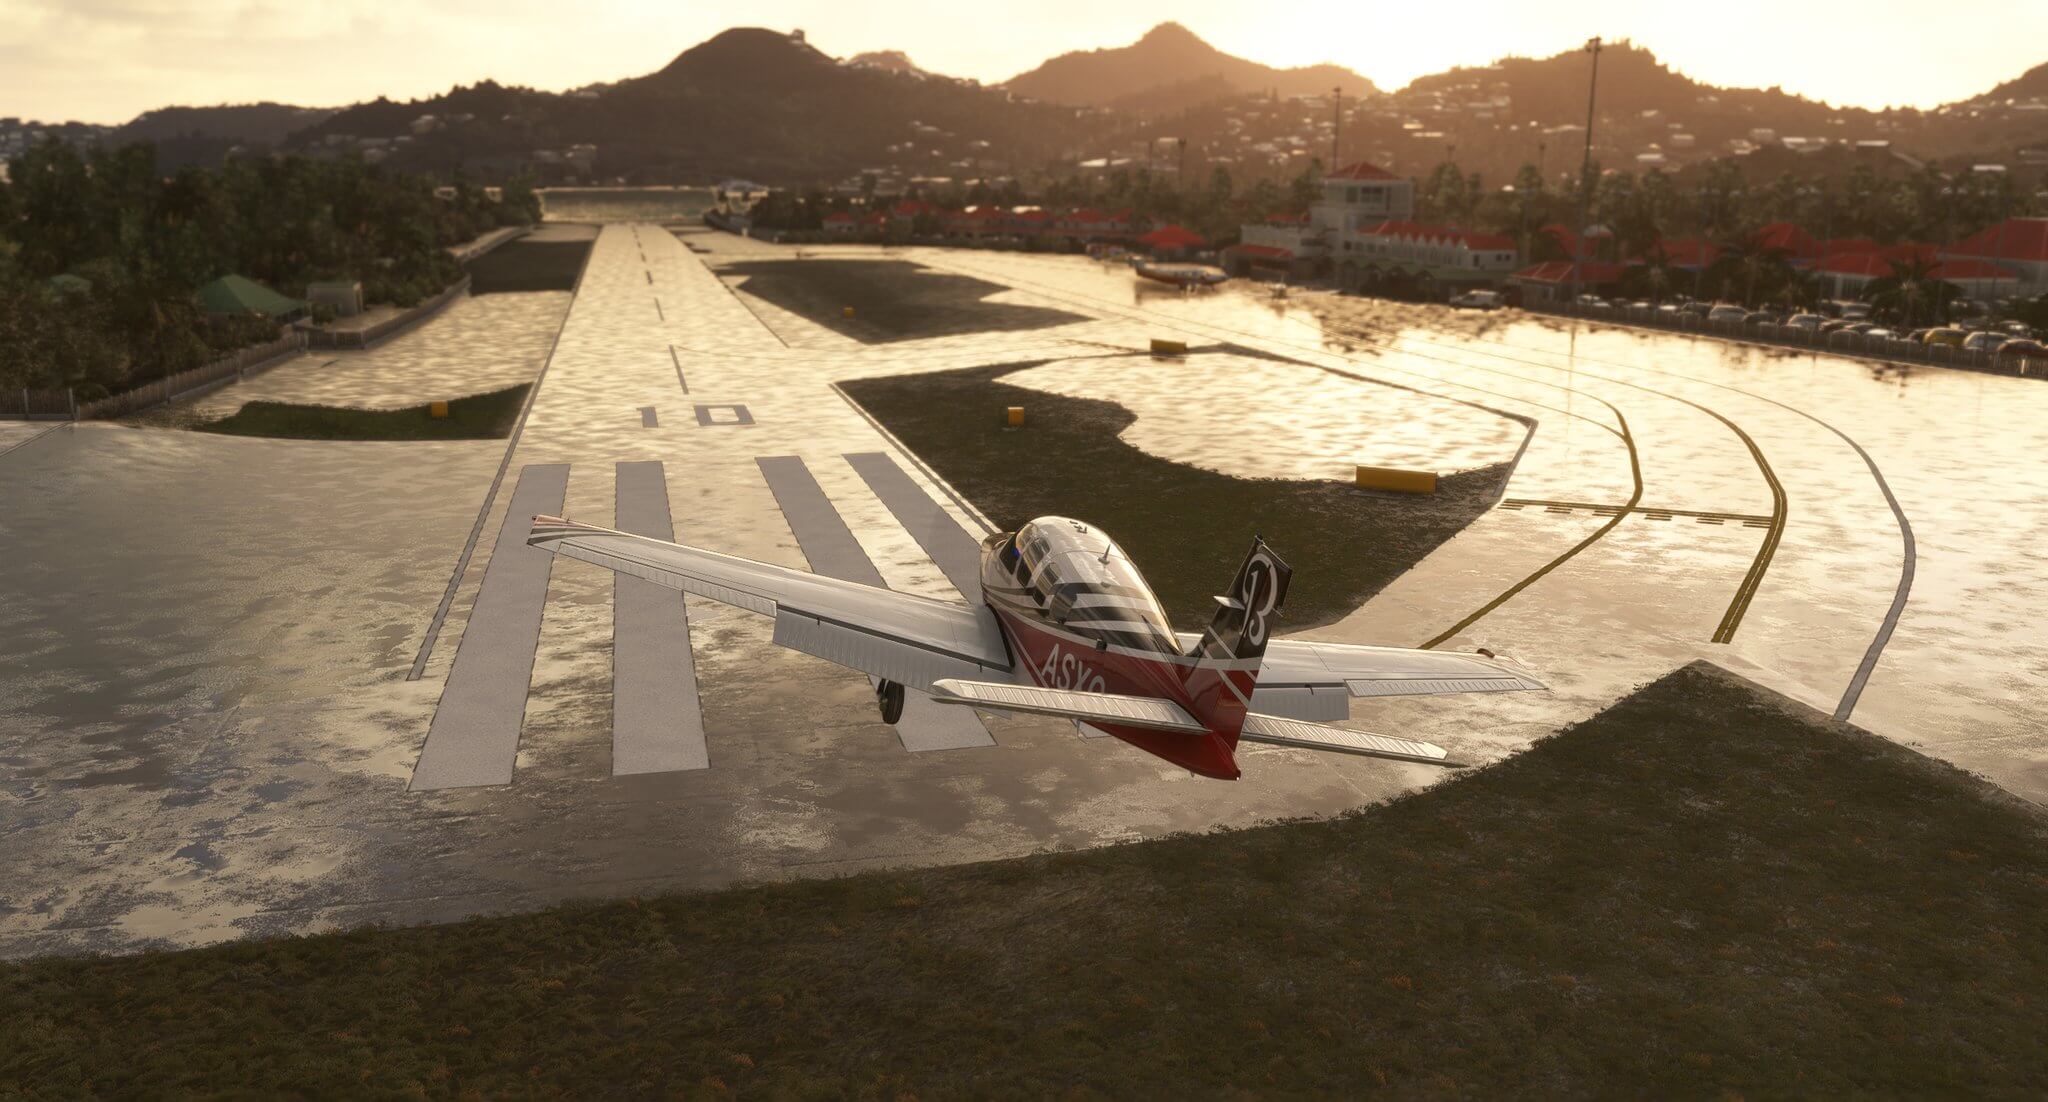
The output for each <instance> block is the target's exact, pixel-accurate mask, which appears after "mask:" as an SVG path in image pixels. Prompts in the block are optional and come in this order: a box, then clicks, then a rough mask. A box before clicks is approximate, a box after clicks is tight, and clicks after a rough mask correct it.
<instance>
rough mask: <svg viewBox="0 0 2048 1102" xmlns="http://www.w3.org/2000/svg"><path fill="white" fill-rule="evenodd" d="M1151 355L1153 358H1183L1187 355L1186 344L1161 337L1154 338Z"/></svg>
mask: <svg viewBox="0 0 2048 1102" xmlns="http://www.w3.org/2000/svg"><path fill="white" fill-rule="evenodd" d="M1152 354H1153V355H1154V356H1185V355H1187V354H1188V342H1186V341H1170V340H1166V339H1165V338H1163V337H1154V338H1152Z"/></svg>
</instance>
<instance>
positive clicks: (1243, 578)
mask: <svg viewBox="0 0 2048 1102" xmlns="http://www.w3.org/2000/svg"><path fill="white" fill-rule="evenodd" d="M1293 575H1294V571H1293V570H1291V569H1289V567H1288V565H1287V564H1286V563H1285V562H1282V561H1281V559H1280V556H1279V555H1277V554H1275V553H1274V552H1273V549H1272V548H1271V547H1268V546H1266V541H1265V540H1264V539H1254V540H1253V541H1252V549H1251V552H1250V553H1249V554H1247V555H1246V556H1245V559H1244V565H1242V566H1240V567H1238V568H1237V577H1236V579H1235V580H1233V581H1232V582H1231V584H1230V589H1229V591H1228V592H1227V594H1226V595H1224V596H1221V597H1218V598H1216V604H1217V609H1216V617H1215V619H1213V620H1211V621H1210V623H1209V628H1208V630H1207V631H1204V632H1203V633H1202V641H1201V642H1200V643H1197V644H1196V645H1195V649H1194V652H1193V653H1192V654H1191V655H1190V657H1192V658H1193V659H1195V664H1194V666H1193V667H1192V668H1190V669H1189V670H1188V674H1187V681H1186V685H1187V690H1188V696H1189V698H1190V699H1191V700H1192V702H1193V711H1194V714H1195V716H1196V717H1197V718H1198V719H1200V720H1202V721H1203V722H1204V723H1207V724H1208V725H1209V727H1210V728H1211V729H1212V730H1214V731H1217V732H1218V733H1220V734H1223V735H1225V736H1226V737H1228V738H1230V739H1231V740H1232V742H1233V744H1234V743H1235V741H1236V739H1237V733H1238V730H1239V729H1240V728H1241V727H1243V725H1244V714H1245V710H1246V708H1247V707H1248V706H1249V705H1250V703H1251V698H1252V690H1253V688H1254V687H1256V685H1257V684H1258V680H1259V663H1260V661H1261V660H1262V659H1263V658H1264V657H1265V655H1266V640H1267V638H1268V637H1269V636H1270V635H1271V634H1272V630H1273V626H1274V625H1273V621H1274V619H1275V618H1276V616H1277V614H1278V613H1279V611H1280V608H1281V605H1282V603H1283V602H1285V600H1286V599H1287V581H1288V579H1289V578H1291V577H1293Z"/></svg>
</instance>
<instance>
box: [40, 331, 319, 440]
mask: <svg viewBox="0 0 2048 1102" xmlns="http://www.w3.org/2000/svg"><path fill="white" fill-rule="evenodd" d="M305 348H306V337H305V334H304V333H303V332H301V331H299V330H297V329H293V330H290V331H287V332H286V333H285V335H284V336H282V337H279V338H278V339H276V340H274V341H269V342H266V343H264V344H252V345H250V346H249V347H247V348H242V349H237V350H236V351H234V352H231V353H229V354H228V355H226V356H222V357H221V358H220V359H218V360H215V361H213V362H212V363H210V364H205V365H203V366H200V367H195V368H193V369H192V370H190V371H180V372H178V373H177V374H176V375H169V376H166V377H164V378H161V379H158V380H156V381H155V382H149V383H144V384H142V385H141V386H139V387H136V388H134V389H133V390H124V391H122V392H121V393H119V394H115V395H111V396H109V397H106V398H101V399H100V400H98V401H96V402H78V403H72V418H73V419H74V420H79V421H83V420H86V419H88V418H94V417H125V416H127V415H128V414H131V413H140V412H142V411H143V410H146V409H154V408H156V407H157V406H160V405H163V404H164V403H166V402H171V401H175V400H177V399H179V398H185V397H189V396H191V395H193V394H199V393H203V392H205V391H208V390H212V389H214V388H215V387H220V386H226V385H227V384H228V383H230V382H232V381H234V380H236V379H240V378H242V377H244V376H246V375H250V374H253V373H255V372H258V371H261V370H263V369H264V368H267V367H272V366H275V365H276V364H278V363H279V362H282V361H283V360H285V359H287V358H289V357H292V356H296V355H298V354H299V353H300V352H303V351H305ZM47 393H57V394H62V395H64V396H65V400H66V401H67V402H70V400H71V399H70V394H71V392H70V391H54V392H47Z"/></svg>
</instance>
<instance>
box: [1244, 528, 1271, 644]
mask: <svg viewBox="0 0 2048 1102" xmlns="http://www.w3.org/2000/svg"><path fill="white" fill-rule="evenodd" d="M1277 567H1278V563H1276V562H1275V561H1274V559H1273V556H1272V554H1271V552H1268V551H1267V550H1266V549H1265V547H1263V546H1261V547H1260V548H1259V549H1258V551H1256V552H1254V553H1253V555H1252V558H1251V561H1250V562H1248V563H1246V564H1245V567H1244V588H1243V589H1242V591H1240V592H1239V593H1238V595H1237V599H1238V600H1239V601H1242V602H1244V640H1245V642H1247V643H1250V644H1252V645H1254V646H1263V645H1264V644H1265V642H1266V618H1267V617H1268V616H1271V615H1272V614H1273V607H1274V603H1275V602H1276V601H1278V600H1279V598H1280V584H1279V579H1278V578H1277V577H1276V576H1275V575H1276V574H1277Z"/></svg>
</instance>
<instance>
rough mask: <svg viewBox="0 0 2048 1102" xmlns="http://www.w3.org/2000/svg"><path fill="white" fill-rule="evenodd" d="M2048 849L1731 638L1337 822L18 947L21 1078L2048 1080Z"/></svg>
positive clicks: (789, 1086) (2006, 805)
mask: <svg viewBox="0 0 2048 1102" xmlns="http://www.w3.org/2000/svg"><path fill="white" fill-rule="evenodd" d="M2043 840H2044V839H2043V823H2042V819H2041V817H2040V814H2039V812H2038V809H2034V808H2031V807H2028V806H2023V805H2020V804H2019V803H2018V801H2015V800H2013V799H2011V798H2010V797H2001V796H2000V794H1998V793H1996V792H1995V790H1991V789H1989V788H1988V786H1986V785H1983V784H1982V783H1980V782H1978V781H1975V780H1974V779H1972V778H1970V777H1968V776H1966V775H1964V774H1962V773H1960V772H1958V771H1956V770H1953V769H1950V768H1948V767H1946V766H1942V765H1938V764H1935V763H1931V762H1929V761H1927V760H1926V759H1923V758H1920V757H1918V756H1917V755H1914V754H1912V753H1911V752H1909V751H1906V750H1904V749H1902V748H1900V747H1898V746H1896V745H1893V744H1891V743H1888V742H1885V741H1882V740H1879V739H1876V738H1873V737H1871V736H1868V735H1865V734H1863V733H1862V732H1860V731H1857V730H1855V729H1854V728H1850V727H1847V726H1844V725H1839V724H1834V723H1832V722H1831V721H1828V720H1827V719H1825V718H1823V717H1821V716H1820V715H1819V714H1818V713H1815V712H1812V711H1810V710H1808V709H1805V708H1802V707H1799V706H1796V705H1792V704H1789V703H1788V702H1786V701H1784V700H1783V699H1782V698H1778V697H1775V696H1773V695H1771V694H1768V693H1765V692H1762V691H1760V690H1757V689H1755V688H1754V687H1752V686H1750V685H1749V684H1748V683H1746V682H1742V681H1740V680H1739V679H1737V678H1735V677H1733V676H1732V675H1729V674H1726V673H1724V672H1722V671H1720V670H1718V669H1715V668H1714V667H1711V666H1707V665H1704V664H1698V665H1694V666H1691V667H1688V668H1686V669H1683V670H1680V671H1677V672H1675V673H1673V674H1672V675H1670V676H1668V677H1666V678H1665V679H1663V680H1662V681H1660V682H1658V683H1656V684H1655V685H1652V686H1650V687H1648V688H1645V689H1643V690H1640V691H1638V692H1637V693H1636V694H1635V695H1634V696H1632V697H1630V698H1628V699H1627V700H1624V701H1622V702H1621V703H1619V704H1617V705H1615V706H1614V707H1612V708H1610V709H1609V710H1608V711H1606V712H1604V713H1602V714H1601V715H1599V716H1596V717H1594V718H1593V719H1591V720H1588V721H1587V722H1585V723H1583V724H1580V725H1578V726H1576V727H1574V728H1572V729H1569V730H1567V731H1565V732H1563V733H1562V734H1560V735H1558V736H1556V737H1554V738H1551V739H1548V740H1546V741H1544V742H1541V743H1538V744H1537V745H1536V747H1535V748H1534V749H1532V750H1530V751H1529V752H1527V753H1525V754H1522V755H1520V756H1518V757H1515V758H1512V759H1509V760H1508V761H1505V762H1503V763H1501V764H1498V765H1495V766H1492V767H1490V768H1487V769H1483V770H1475V771H1473V772H1471V773H1467V774H1463V775H1460V776H1458V777H1456V778H1453V779H1450V780H1447V781H1446V782H1445V783H1443V784H1441V785H1439V786H1437V787H1435V788H1433V789H1430V790H1428V791H1425V792H1421V793H1418V794H1416V795H1413V796H1409V797H1407V798H1404V799H1400V800H1396V801H1394V802H1392V803H1389V804H1385V805H1381V806H1377V807H1373V808H1370V809H1367V810H1365V811H1362V812H1360V813H1358V814H1355V815H1352V816H1347V817H1344V818H1340V819H1336V820H1332V821H1323V822H1296V823H1286V824H1279V825H1275V826H1270V827H1264V828H1260V829H1254V830H1245V831H1236V832H1228V833H1219V834H1211V835H1205V836H1184V837H1179V838H1171V839H1166V840H1162V841H1156V842H1148V843H1142V844H1136V845H1128V846H1120V847H1114V848H1110V849H1102V850H1094V851H1089V852H1084V853H1077V854H1056V855H1046V856H1039V857H1031V858H1024V859H1020V860H1014V861H1003V862H994V863H989V864H983V865H972V866H962V867H954V868H943V869H930V870H922V871H917V872H905V873H871V874H864V875H860V876H852V877H847V878H844V879H839V880H826V881H801V882H795V883H789V884H779V885H772V886H767V887H756V888H746V889H738V890H731V891H724V892H715V893H707V894H698V895H686V896H671V897H663V898H658V899H652V900H633V901H625V902H618V903H608V904H602V905H574V906H567V907H561V908H556V909H553V910H549V911H545V912H542V913H539V914H531V915H522V916H516V917H506V918H493V919H485V920H475V921H469V922H464V923H458V924H454V925H448V926H437V927H421V928H411V929H399V930H363V931H357V932H353V933H347V934H336V935H323V936H317V937H307V938H298V939H286V940H279V941H271V942H252V943H242V944H235V945H227V946H220V947H214V948H209V949H202V950H195V951H190V952H182V953H164V954H151V955H144V956H139V957H128V958H113V959H45V960H39V961H33V962H28V963H23V964H14V965H5V966H0V1036H4V1037H6V1038H7V1043H6V1044H4V1045H0V1083H4V1084H15V1085H19V1086H23V1087H25V1088H26V1089H27V1091H28V1092H29V1093H32V1094H34V1093H42V1092H48V1093H52V1094H57V1093H67V1092H74V1091H94V1092H99V1093H109V1094H144V1095H151V1096H158V1095H164V1094H176V1093H210V1092H217V1091H226V1092H230V1093H256V1094H273V1093H286V1094H293V1095H307V1094H310V1095H315V1096H322V1095H344V1094H346V1095H356V1094H371V1093H375V1094H404V1093H419V1092H426V1093H432V1094H435V1095H444V1096H445V1095H462V1094H469V1093H475V1092H480V1093H482V1094H484V1095H505V1094H517V1095H522V1096H524V1095H531V1094H549V1095H555V1094H568V1095H574V1096H583V1097H595V1096H604V1097H611V1096H617V1095H621V1094H626V1095H634V1096H644V1095H652V1094H659V1093H681V1094H708V1093H713V1092H722V1091H724V1090H726V1089H732V1090H737V1091H745V1092H747V1093H751V1094H759V1095H765V1096H770V1097H843V1096H849V1095H858V1096H868V1097H874V1096H893V1097H902V1096H905V1095H908V1094H917V1095H922V1096H926V1097H959V1096H989V1095H1000V1096H1027V1097H1045V1096H1051V1095H1060V1096H1066V1095H1093V1096H1127V1095H1132V1094H1140V1095H1145V1096H1151V1097H1187V1096H1192V1097H1216V1096H1218V1095H1227V1094H1231V1093H1237V1092H1245V1093H1280V1092H1287V1093H1321V1094H1337V1095H1351V1094H1357V1093H1364V1092H1370V1091H1375V1090H1377V1089H1381V1088H1385V1089H1390V1090H1392V1091H1394V1092H1398V1093H1400V1094H1454V1093H1463V1094H1470V1095H1474V1096H1478V1097H1528V1096H1532V1095H1538V1096H1568V1097H1583V1096H1587V1095H1608V1096H1614V1095H1621V1096H1629V1097H1671V1096H1680V1097H1703V1096H1726V1095H1730V1094H1736V1095H1747V1096H1754V1095H1763V1096H1795V1097H1815V1096H1821V1097H1827V1096H1839V1095H1844V1094H1880V1095H1906V1096H1915V1095H1927V1094H1943V1095H1949V1094H1958V1093H1970V1094H1986V1095H2005V1096H2032V1097H2038V1096H2040V1095H2041V1094H2042V1093H2043V1092H2048V1048H2044V1047H2043V1046H2042V1045H2041V1043H2040V1037H2041V1036H2042V1034H2043V1032H2044V1030H2048V1013H2044V1006H2048V999H2044V997H2043V994H2042V992H2044V991H2048V938H2044V937H2043V936H2042V934H2043V932H2044V931H2043V922H2044V919H2043V915H2048V857H2044V850H2043V846H2042V843H2043Z"/></svg>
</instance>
